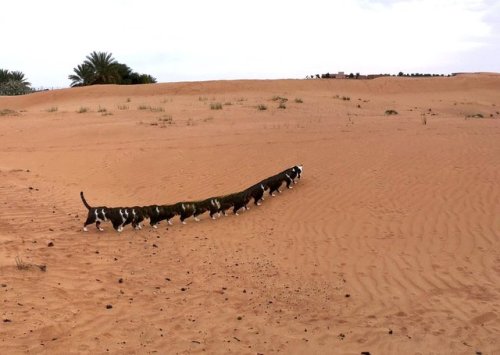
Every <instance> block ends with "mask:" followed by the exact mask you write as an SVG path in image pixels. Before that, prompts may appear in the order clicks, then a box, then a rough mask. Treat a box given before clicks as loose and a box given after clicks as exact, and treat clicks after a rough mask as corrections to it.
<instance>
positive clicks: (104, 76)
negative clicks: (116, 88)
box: [84, 51, 120, 84]
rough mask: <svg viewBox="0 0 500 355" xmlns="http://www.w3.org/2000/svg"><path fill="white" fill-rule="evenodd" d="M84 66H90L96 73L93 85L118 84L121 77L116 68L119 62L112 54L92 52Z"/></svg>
mask: <svg viewBox="0 0 500 355" xmlns="http://www.w3.org/2000/svg"><path fill="white" fill-rule="evenodd" d="M84 64H87V65H89V66H90V67H91V68H92V69H93V71H94V77H93V81H92V83H91V84H118V83H119V82H120V75H119V73H118V70H117V68H116V65H117V64H118V62H117V61H116V60H115V59H114V58H113V55H112V54H111V53H106V52H96V51H94V52H92V53H90V54H89V55H88V56H87V60H86V61H85V62H84Z"/></svg>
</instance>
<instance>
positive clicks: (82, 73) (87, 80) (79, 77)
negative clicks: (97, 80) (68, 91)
mask: <svg viewBox="0 0 500 355" xmlns="http://www.w3.org/2000/svg"><path fill="white" fill-rule="evenodd" d="M73 71H74V72H75V74H71V75H69V76H68V79H69V80H71V81H72V83H71V87H75V86H85V85H90V84H91V83H92V81H93V80H94V69H92V67H91V66H90V65H88V64H85V63H83V64H79V65H78V66H77V67H76V68H73Z"/></svg>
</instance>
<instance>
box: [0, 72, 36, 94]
mask: <svg viewBox="0 0 500 355" xmlns="http://www.w3.org/2000/svg"><path fill="white" fill-rule="evenodd" d="M30 85H31V84H30V82H29V81H28V80H27V78H26V76H25V75H24V73H23V72H20V71H9V70H7V69H0V95H24V94H27V93H30V92H32V91H33V90H32V89H31V87H30Z"/></svg>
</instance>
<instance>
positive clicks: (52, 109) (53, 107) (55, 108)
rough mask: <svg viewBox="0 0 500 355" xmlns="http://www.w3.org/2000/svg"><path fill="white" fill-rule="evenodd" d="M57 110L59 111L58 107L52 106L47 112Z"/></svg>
mask: <svg viewBox="0 0 500 355" xmlns="http://www.w3.org/2000/svg"><path fill="white" fill-rule="evenodd" d="M57 110H58V108H57V106H52V107H50V108H48V109H47V110H46V111H47V112H57Z"/></svg>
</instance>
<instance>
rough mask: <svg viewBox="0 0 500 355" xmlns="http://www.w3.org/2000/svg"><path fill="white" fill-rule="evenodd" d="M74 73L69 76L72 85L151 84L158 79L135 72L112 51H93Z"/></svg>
mask: <svg viewBox="0 0 500 355" xmlns="http://www.w3.org/2000/svg"><path fill="white" fill-rule="evenodd" d="M73 72H74V74H71V75H69V76H68V79H69V80H71V86H72V87H75V86H87V85H97V84H118V85H133V84H150V83H156V79H155V78H154V77H152V76H151V75H149V74H139V73H137V72H134V71H133V70H132V69H131V68H130V67H129V66H128V65H126V64H123V63H119V62H117V61H116V60H115V59H114V58H113V55H112V54H111V53H107V52H95V51H94V52H92V53H90V54H89V55H88V56H87V57H86V59H85V61H84V62H83V63H82V64H79V65H78V66H76V68H73Z"/></svg>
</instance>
